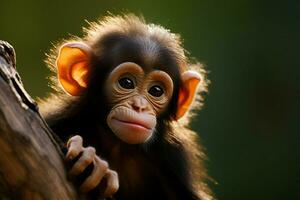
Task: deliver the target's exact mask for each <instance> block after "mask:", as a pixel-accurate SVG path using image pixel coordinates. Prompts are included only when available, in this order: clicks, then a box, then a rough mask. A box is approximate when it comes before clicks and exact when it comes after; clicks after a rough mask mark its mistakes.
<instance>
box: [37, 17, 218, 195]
mask: <svg viewBox="0 0 300 200" xmlns="http://www.w3.org/2000/svg"><path fill="white" fill-rule="evenodd" d="M85 33H86V34H85V36H84V37H83V38H82V39H81V38H74V39H71V40H68V41H82V42H84V43H86V44H88V45H90V46H91V47H92V49H93V56H92V62H91V66H90V67H91V72H90V77H89V82H88V89H87V90H86V92H85V93H84V94H83V95H82V96H80V97H71V96H68V95H67V94H64V93H63V91H62V90H61V89H60V88H59V87H57V86H58V83H57V82H56V77H54V78H53V77H52V80H53V81H55V82H54V84H53V85H54V86H55V88H56V92H55V93H53V94H52V95H51V96H50V97H49V98H47V99H46V100H44V101H41V103H40V107H41V111H42V113H43V115H44V116H45V118H46V120H47V122H48V123H49V125H50V127H51V128H52V129H53V130H54V132H56V133H57V134H58V135H59V136H60V137H61V138H62V139H63V140H67V138H69V137H70V136H71V135H75V134H79V135H81V136H82V137H83V139H84V141H85V142H86V144H88V145H92V146H95V147H96V149H97V153H98V154H99V155H100V157H102V158H104V159H106V160H107V161H108V163H109V164H110V167H111V168H112V169H114V170H116V171H117V172H118V174H119V180H120V188H119V191H118V192H117V194H116V195H115V198H116V199H158V198H159V197H160V198H162V199H186V200H188V199H201V200H208V199H212V195H211V192H210V190H209V188H208V187H207V185H206V181H207V179H208V177H207V175H206V170H205V168H204V166H203V159H204V158H205V155H204V153H203V151H202V149H201V148H200V146H199V145H198V141H197V140H198V139H197V135H196V133H194V132H193V131H191V130H189V129H188V128H186V126H187V125H188V121H189V119H188V118H189V117H190V115H188V116H186V117H185V118H184V119H182V120H180V121H179V122H176V121H174V120H172V119H174V116H175V113H176V110H177V107H176V106H177V99H178V92H179V88H180V87H181V84H182V81H181V78H180V73H182V72H183V71H185V70H187V69H188V68H190V67H193V68H194V69H195V70H198V72H200V73H201V74H202V75H203V80H202V82H201V84H200V87H199V89H198V97H197V99H196V102H194V108H195V107H198V108H199V107H200V105H201V100H202V98H201V95H200V94H201V93H202V92H203V91H206V81H205V71H204V69H203V68H202V66H201V65H200V64H193V65H191V64H189V61H188V60H187V58H186V56H185V52H184V49H183V48H182V46H181V40H180V37H179V36H178V35H176V34H173V33H170V32H169V31H168V30H166V29H164V28H163V27H161V26H157V25H153V24H150V25H149V24H146V23H145V22H144V20H143V19H140V18H138V17H136V16H134V15H130V14H129V15H124V16H108V17H105V18H103V19H101V20H100V21H99V22H96V23H91V24H90V27H89V28H88V29H85ZM58 47H59V46H58ZM57 49H58V48H54V50H52V53H51V54H50V55H49V58H48V60H47V63H48V64H49V66H50V68H51V69H52V70H54V71H55V68H56V66H55V58H56V56H57ZM125 61H131V62H135V63H137V64H139V65H140V66H142V67H143V68H144V70H145V71H146V72H147V71H149V70H151V69H153V68H154V69H156V68H157V69H160V70H163V71H166V72H167V73H168V74H170V75H171V77H172V79H173V82H174V94H173V97H172V100H171V102H170V103H169V106H168V108H167V109H166V110H165V112H163V113H162V114H161V115H160V116H159V117H158V125H157V128H156V132H155V134H154V136H153V137H152V138H151V140H150V141H149V142H147V143H145V144H142V145H128V144H125V143H123V142H121V141H120V140H119V139H117V137H116V136H115V135H114V134H113V133H112V132H111V131H110V129H109V127H108V126H107V124H106V116H107V114H108V112H109V110H110V105H109V102H107V100H106V97H105V93H104V92H103V86H104V81H105V79H106V77H107V76H108V74H109V72H110V71H111V70H112V69H113V68H114V67H115V66H117V65H118V64H120V63H122V62H125Z"/></svg>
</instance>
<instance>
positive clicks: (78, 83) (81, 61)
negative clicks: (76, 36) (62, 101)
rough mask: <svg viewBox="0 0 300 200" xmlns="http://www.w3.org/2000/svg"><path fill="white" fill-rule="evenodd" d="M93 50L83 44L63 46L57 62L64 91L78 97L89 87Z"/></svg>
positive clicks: (59, 78) (74, 43)
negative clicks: (88, 79)
mask: <svg viewBox="0 0 300 200" xmlns="http://www.w3.org/2000/svg"><path fill="white" fill-rule="evenodd" d="M90 56H91V48H90V47H89V46H88V45H86V44H84V43H81V42H70V43H66V44H64V45H62V46H61V48H60V50H59V54H58V58H57V60H56V65H57V73H58V80H59V82H60V83H61V85H62V87H63V88H64V90H65V91H66V92H67V93H68V94H70V95H73V96H78V95H80V94H81V93H82V91H83V90H84V89H85V88H86V87H87V75H88V72H89V62H90Z"/></svg>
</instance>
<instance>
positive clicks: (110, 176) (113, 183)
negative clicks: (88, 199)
mask: <svg viewBox="0 0 300 200" xmlns="http://www.w3.org/2000/svg"><path fill="white" fill-rule="evenodd" d="M105 177H106V179H107V186H106V189H105V191H104V193H103V196H104V198H107V197H111V196H112V195H113V194H114V193H116V192H117V191H118V189H119V178H118V173H117V172H115V171H113V170H110V169H109V170H107V173H106V174H105Z"/></svg>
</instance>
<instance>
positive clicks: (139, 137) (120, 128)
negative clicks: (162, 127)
mask: <svg viewBox="0 0 300 200" xmlns="http://www.w3.org/2000/svg"><path fill="white" fill-rule="evenodd" d="M109 126H110V128H111V129H112V131H113V132H114V134H115V135H116V136H117V137H118V138H120V139H121V140H122V141H124V142H126V143H128V144H140V143H144V142H146V141H147V140H148V139H149V138H150V137H151V136H152V132H153V130H152V129H148V128H145V127H143V126H141V125H138V124H134V123H127V122H122V121H119V120H116V119H112V120H111V122H110V123H109Z"/></svg>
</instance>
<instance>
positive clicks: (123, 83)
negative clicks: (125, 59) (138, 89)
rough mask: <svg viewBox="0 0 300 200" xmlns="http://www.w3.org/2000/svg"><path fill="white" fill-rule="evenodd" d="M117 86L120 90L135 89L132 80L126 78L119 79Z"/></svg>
mask: <svg viewBox="0 0 300 200" xmlns="http://www.w3.org/2000/svg"><path fill="white" fill-rule="evenodd" d="M119 84H120V86H121V87H122V88H125V89H134V87H135V86H134V82H133V80H131V79H130V78H128V77H124V78H121V79H120V80H119Z"/></svg>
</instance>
